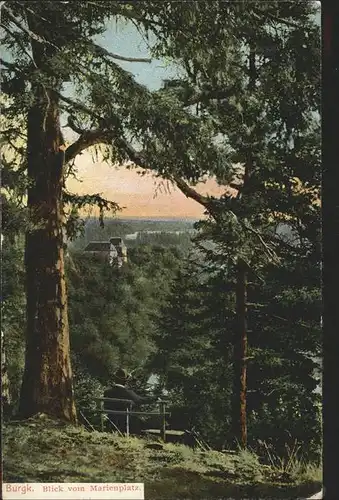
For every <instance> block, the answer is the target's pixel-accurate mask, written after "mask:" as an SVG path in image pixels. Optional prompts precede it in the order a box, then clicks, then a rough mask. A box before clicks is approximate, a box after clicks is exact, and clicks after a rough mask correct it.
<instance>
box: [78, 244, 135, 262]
mask: <svg viewBox="0 0 339 500" xmlns="http://www.w3.org/2000/svg"><path fill="white" fill-rule="evenodd" d="M84 252H86V253H87V254H89V255H95V256H96V257H99V258H101V259H103V260H105V261H107V262H108V263H109V264H110V265H111V266H112V265H113V264H115V263H117V264H118V267H121V266H122V265H123V264H125V263H126V262H127V247H126V245H125V243H124V241H123V239H122V238H110V240H109V241H90V242H89V243H88V245H87V246H86V248H85V249H84Z"/></svg>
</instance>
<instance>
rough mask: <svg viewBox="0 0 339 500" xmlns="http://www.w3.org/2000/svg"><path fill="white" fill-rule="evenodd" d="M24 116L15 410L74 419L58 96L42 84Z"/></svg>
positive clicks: (25, 415) (36, 90)
mask: <svg viewBox="0 0 339 500" xmlns="http://www.w3.org/2000/svg"><path fill="white" fill-rule="evenodd" d="M33 91H34V94H35V104H34V105H33V106H32V108H31V110H30V113H29V116H28V131H27V133H28V139H27V162H28V180H29V183H30V185H29V189H28V208H29V211H30V216H31V223H32V227H31V228H30V229H29V230H28V231H27V233H26V248H25V267H26V280H27V282H26V296H27V318H26V319H27V336H26V357H25V370H24V376H23V383H22V387H21V396H20V409H19V413H20V415H21V416H22V417H23V418H27V417H29V416H31V415H34V414H36V413H38V412H43V413H46V414H48V415H50V416H53V417H56V418H61V419H66V420H68V421H72V422H76V411H75V405H74V398H73V388H72V371H71V363H70V343H69V327H68V316H67V293H66V283H65V270H64V245H63V231H62V222H63V206H62V187H63V178H64V165H63V164H64V162H63V157H64V153H63V152H62V151H61V150H60V146H61V143H62V142H63V140H62V136H61V133H60V120H59V106H58V99H57V97H56V95H55V93H53V92H52V91H50V90H46V88H44V87H42V86H41V85H38V84H37V86H36V88H35V89H33Z"/></svg>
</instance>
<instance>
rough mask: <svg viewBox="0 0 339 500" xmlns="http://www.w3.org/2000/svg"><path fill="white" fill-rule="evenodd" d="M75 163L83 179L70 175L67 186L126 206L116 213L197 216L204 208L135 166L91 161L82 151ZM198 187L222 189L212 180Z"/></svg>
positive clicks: (213, 191) (208, 190)
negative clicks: (140, 171) (132, 167)
mask: <svg viewBox="0 0 339 500" xmlns="http://www.w3.org/2000/svg"><path fill="white" fill-rule="evenodd" d="M76 165H77V168H78V177H79V178H80V179H81V180H82V182H79V181H76V180H75V179H73V178H70V179H69V180H68V182H67V187H68V189H69V190H70V191H72V192H76V193H79V194H85V193H90V194H94V193H100V194H101V195H102V196H104V197H105V198H107V199H109V200H111V201H115V202H116V203H118V204H119V205H120V206H121V207H126V208H125V209H124V210H123V211H122V212H120V213H119V216H122V217H123V216H126V217H135V216H138V217H166V218H168V217H171V218H172V217H180V218H183V217H194V218H199V217H200V216H201V215H202V214H203V212H204V210H203V207H201V206H200V205H199V204H198V203H196V202H195V201H193V200H190V199H187V198H186V196H184V195H183V194H182V193H181V191H180V190H179V189H177V188H176V187H175V186H173V185H170V186H167V184H165V183H163V185H161V181H160V179H155V178H154V177H152V175H151V174H147V175H145V176H143V177H142V176H140V175H139V174H138V173H137V171H136V170H128V169H127V168H125V167H122V166H121V167H114V166H109V165H108V164H107V163H106V164H105V163H93V160H92V157H91V155H90V154H83V155H81V157H80V158H78V159H77V160H76ZM168 187H169V188H170V189H168ZM198 190H199V191H200V192H201V193H202V194H207V193H208V194H210V195H220V194H221V193H222V192H223V191H224V190H223V189H222V188H220V187H219V186H217V185H216V183H215V182H213V180H208V181H207V182H206V183H205V184H200V185H199V186H198Z"/></svg>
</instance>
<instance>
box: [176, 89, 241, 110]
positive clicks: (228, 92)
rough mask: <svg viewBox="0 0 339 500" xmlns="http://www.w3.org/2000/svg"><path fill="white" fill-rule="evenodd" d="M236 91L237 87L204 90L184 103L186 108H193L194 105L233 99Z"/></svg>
mask: <svg viewBox="0 0 339 500" xmlns="http://www.w3.org/2000/svg"><path fill="white" fill-rule="evenodd" d="M235 90H236V86H235V85H234V86H233V87H231V88H229V89H213V90H203V91H201V92H196V93H195V94H193V95H192V96H190V97H188V98H186V99H184V101H183V102H184V105H185V106H191V105H193V104H197V103H200V102H205V101H210V100H212V99H227V98H228V97H232V96H233V95H234V92H235Z"/></svg>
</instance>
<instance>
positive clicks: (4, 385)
mask: <svg viewBox="0 0 339 500" xmlns="http://www.w3.org/2000/svg"><path fill="white" fill-rule="evenodd" d="M10 404H11V396H10V387H9V378H8V371H7V362H6V348H5V336H4V332H3V331H2V330H1V407H2V412H3V416H7V415H8V414H9V409H10Z"/></svg>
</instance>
